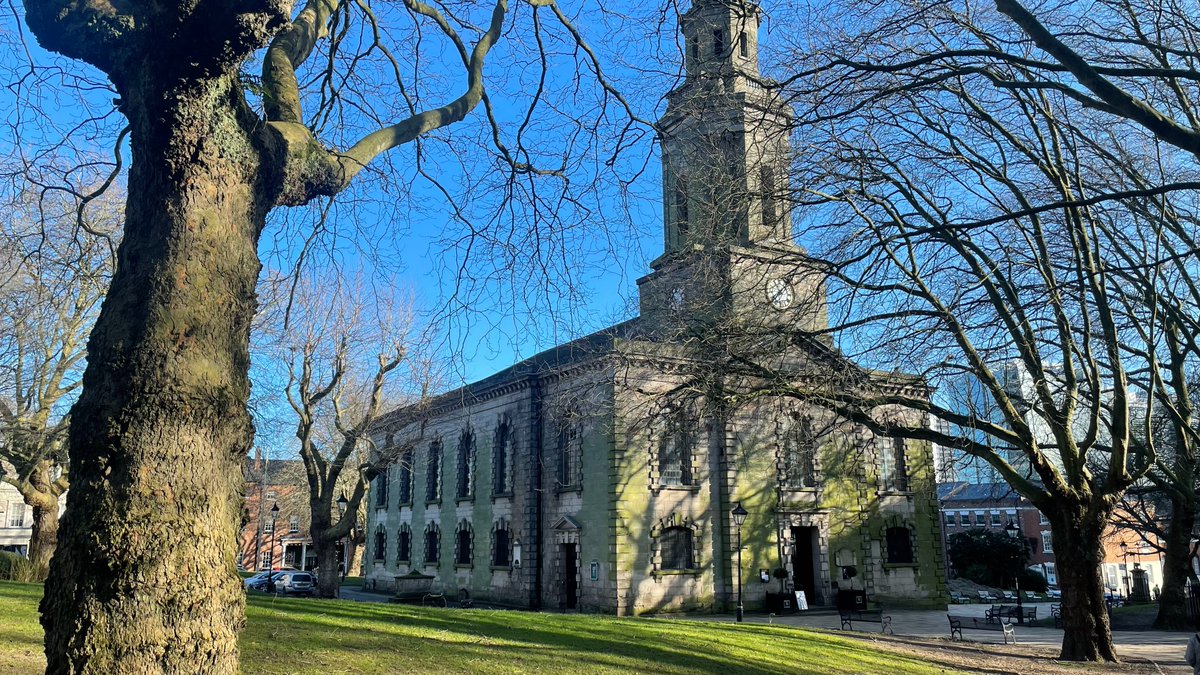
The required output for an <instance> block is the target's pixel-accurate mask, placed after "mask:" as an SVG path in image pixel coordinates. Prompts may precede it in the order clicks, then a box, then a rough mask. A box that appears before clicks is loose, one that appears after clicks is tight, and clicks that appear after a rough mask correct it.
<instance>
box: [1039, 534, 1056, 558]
mask: <svg viewBox="0 0 1200 675" xmlns="http://www.w3.org/2000/svg"><path fill="white" fill-rule="evenodd" d="M1042 553H1054V540H1053V539H1051V538H1050V532H1049V531H1047V530H1042Z"/></svg>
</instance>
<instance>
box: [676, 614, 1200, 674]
mask: <svg viewBox="0 0 1200 675" xmlns="http://www.w3.org/2000/svg"><path fill="white" fill-rule="evenodd" d="M989 606H990V605H982V604H980V605H952V606H951V608H950V610H951V611H952V612H953V613H954V614H956V615H965V616H978V617H980V618H982V617H983V615H984V612H985V611H986V610H987V609H988V607H989ZM1025 606H1026V607H1031V606H1032V607H1037V608H1038V611H1037V615H1038V618H1042V617H1047V616H1050V603H1037V604H1027V605H1025ZM889 614H891V616H892V630H894V631H895V632H896V635H898V636H911V637H919V638H940V639H948V638H949V636H950V626H949V622H948V621H947V620H946V614H947V611H935V610H896V611H891V612H889ZM689 618H694V619H710V620H714V621H731V620H732V618H733V617H732V616H729V615H724V616H713V617H698V616H693V617H689ZM746 621H751V622H755V623H767V622H772V623H776V624H782V625H788V626H800V627H805V628H825V629H831V630H838V629H840V628H841V621H840V619H839V618H838V615H837V612H835V611H820V610H818V611H816V612H813V613H807V614H806V613H800V614H786V615H782V616H775V617H771V616H769V615H764V614H747V615H746ZM863 626H864V628H863V632H872V631H874V630H877V629H878V625H877V624H870V623H868V624H863ZM856 630H857V629H856ZM1016 633H1017V640H1018V642H1019V643H1020V644H1022V645H1027V646H1033V647H1044V648H1047V649H1054V650H1057V649H1058V648H1059V646H1060V645H1061V644H1062V636H1063V632H1062V630H1060V629H1057V628H1030V627H1025V626H1017V627H1016ZM1190 635H1191V633H1187V632H1159V631H1113V642H1114V643H1115V644H1116V646H1117V654H1118V656H1120V657H1121V658H1122V659H1138V660H1145V661H1151V662H1154V663H1156V664H1158V665H1160V666H1163V667H1165V668H1168V669H1169V670H1170V671H1178V669H1180V668H1183V669H1184V670H1183V671H1179V672H1187V671H1186V665H1185V664H1184V662H1183V652H1184V649H1185V647H1186V646H1187V641H1188V637H1189V636H1190ZM963 637H964V638H965V639H966V640H969V641H972V642H982V643H994V644H1003V642H1004V637H1003V635H1002V634H1001V633H999V632H996V633H991V632H983V631H970V630H969V631H964V632H963Z"/></svg>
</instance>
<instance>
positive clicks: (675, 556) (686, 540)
mask: <svg viewBox="0 0 1200 675" xmlns="http://www.w3.org/2000/svg"><path fill="white" fill-rule="evenodd" d="M658 546H659V555H660V559H661V560H662V568H663V569H665V570H690V569H694V568H695V567H696V556H695V548H694V546H693V543H692V530H691V528H687V527H668V528H666V529H664V530H663V531H662V532H661V533H660V534H659V535H658Z"/></svg>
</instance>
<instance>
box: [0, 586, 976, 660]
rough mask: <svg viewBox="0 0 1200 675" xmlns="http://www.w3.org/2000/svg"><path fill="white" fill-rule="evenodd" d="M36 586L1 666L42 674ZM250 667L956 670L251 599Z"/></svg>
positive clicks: (689, 637)
mask: <svg viewBox="0 0 1200 675" xmlns="http://www.w3.org/2000/svg"><path fill="white" fill-rule="evenodd" d="M41 592H42V588H41V586H40V585H36V584H17V583H9V582H0V674H3V675H9V674H21V675H25V674H26V673H39V672H41V671H42V669H43V668H44V667H45V666H44V663H45V662H44V661H43V657H42V631H41V627H40V626H39V625H38V622H37V603H38V599H39V598H40V597H41ZM240 646H241V650H242V670H243V672H246V673H289V674H291V673H321V674H323V675H325V674H328V673H559V672H572V673H733V672H736V673H881V674H882V673H888V674H891V673H896V674H900V673H929V674H932V673H953V672H961V671H957V670H953V669H947V668H946V667H945V666H939V665H938V664H935V663H930V662H929V661H927V660H924V659H921V658H920V657H919V656H918V655H915V654H909V653H895V652H891V651H885V649H886V647H885V646H884V645H880V644H872V643H866V642H863V641H861V640H853V639H848V638H842V637H839V636H836V635H828V634H824V633H819V632H810V631H805V630H797V629H792V628H784V627H779V626H763V625H750V624H743V625H740V626H739V625H734V624H725V623H713V622H698V621H677V620H665V619H619V618H615V617H608V616H594V615H561V614H537V613H532V612H510V611H489V610H458V609H425V608H420V607H407V606H396V605H386V604H369V603H354V602H344V601H317V600H309V599H284V598H272V597H269V596H253V597H251V598H250V599H249V601H248V603H247V607H246V630H245V631H244V632H243V634H242V637H241V641H240Z"/></svg>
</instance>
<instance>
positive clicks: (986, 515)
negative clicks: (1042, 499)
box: [937, 482, 1058, 586]
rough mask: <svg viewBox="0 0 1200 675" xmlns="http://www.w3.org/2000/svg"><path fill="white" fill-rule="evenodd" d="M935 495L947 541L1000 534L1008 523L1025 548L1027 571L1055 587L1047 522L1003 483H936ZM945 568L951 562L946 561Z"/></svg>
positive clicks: (1052, 546)
mask: <svg viewBox="0 0 1200 675" xmlns="http://www.w3.org/2000/svg"><path fill="white" fill-rule="evenodd" d="M937 491H938V505H939V509H940V510H941V516H942V532H943V536H944V537H945V538H946V540H947V541H949V538H950V537H951V536H953V535H954V534H955V533H957V532H963V531H966V530H969V529H971V528H982V529H986V530H995V531H1003V530H1004V529H1005V528H1006V527H1007V526H1008V524H1009V523H1010V522H1011V523H1012V524H1013V525H1015V526H1016V527H1017V528H1018V530H1019V534H1020V536H1021V537H1023V538H1024V539H1025V543H1026V546H1028V548H1029V566H1030V568H1031V569H1036V570H1037V571H1039V572H1041V573H1042V576H1044V577H1046V581H1047V582H1048V583H1049V584H1050V585H1051V586H1055V585H1057V584H1058V572H1057V569H1056V567H1055V561H1054V545H1053V542H1052V541H1051V537H1050V524H1049V521H1047V520H1046V518H1045V517H1044V516H1043V515H1042V513H1041V512H1040V511H1038V510H1037V508H1035V507H1034V506H1033V504H1030V503H1029V500H1027V499H1025V498H1024V497H1022V496H1021V495H1019V494H1017V493H1016V492H1015V491H1013V489H1012V488H1011V487H1009V486H1008V484H1007V483H967V482H951V483H939V484H938V486H937ZM946 564H947V566H950V565H953V561H952V560H950V559H949V558H948V557H947V560H946ZM951 571H952V570H950V569H949V567H948V569H947V572H951Z"/></svg>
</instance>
